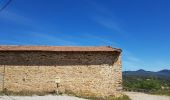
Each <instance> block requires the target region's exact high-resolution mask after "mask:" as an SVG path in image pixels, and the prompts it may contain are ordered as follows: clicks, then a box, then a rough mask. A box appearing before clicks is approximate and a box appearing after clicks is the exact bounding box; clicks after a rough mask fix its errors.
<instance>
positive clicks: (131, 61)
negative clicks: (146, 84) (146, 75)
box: [123, 50, 148, 71]
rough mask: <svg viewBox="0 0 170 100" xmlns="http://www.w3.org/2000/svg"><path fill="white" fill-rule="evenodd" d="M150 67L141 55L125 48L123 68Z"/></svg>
mask: <svg viewBox="0 0 170 100" xmlns="http://www.w3.org/2000/svg"><path fill="white" fill-rule="evenodd" d="M146 67H148V66H147V65H146V64H145V63H144V62H143V61H142V60H141V59H140V58H139V57H137V56H135V55H134V54H132V53H131V52H129V51H127V50H124V52H123V70H126V71H127V70H138V69H145V68H146Z"/></svg>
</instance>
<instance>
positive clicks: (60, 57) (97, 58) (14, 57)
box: [0, 51, 120, 66]
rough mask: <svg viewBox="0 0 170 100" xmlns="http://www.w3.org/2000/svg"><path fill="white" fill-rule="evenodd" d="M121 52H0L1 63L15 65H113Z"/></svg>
mask: <svg viewBox="0 0 170 100" xmlns="http://www.w3.org/2000/svg"><path fill="white" fill-rule="evenodd" d="M119 55H120V53H119V52H38V51H22V52H19V51H15V52H14V51H13V52H12V51H3V52H0V65H13V66H14V65H15V66H22V65H23V66H57V65H58V66H67V65H101V64H109V65H113V64H114V63H115V62H116V61H117V60H118V58H119Z"/></svg>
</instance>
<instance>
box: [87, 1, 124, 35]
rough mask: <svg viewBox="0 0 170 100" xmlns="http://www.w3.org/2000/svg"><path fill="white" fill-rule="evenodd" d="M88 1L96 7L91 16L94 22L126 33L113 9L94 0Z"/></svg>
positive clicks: (115, 31) (114, 30)
mask: <svg viewBox="0 0 170 100" xmlns="http://www.w3.org/2000/svg"><path fill="white" fill-rule="evenodd" d="M86 2H87V3H88V4H89V5H91V6H92V7H93V8H94V9H95V12H94V13H92V14H90V18H91V19H92V20H93V21H94V22H96V23H97V24H99V25H100V26H102V27H104V28H106V29H108V30H111V31H113V32H114V33H124V30H123V29H122V28H121V25H120V22H119V19H118V18H116V16H115V15H114V14H113V11H110V10H109V9H108V8H107V7H105V6H104V5H101V4H98V3H97V2H95V1H92V0H87V1H86Z"/></svg>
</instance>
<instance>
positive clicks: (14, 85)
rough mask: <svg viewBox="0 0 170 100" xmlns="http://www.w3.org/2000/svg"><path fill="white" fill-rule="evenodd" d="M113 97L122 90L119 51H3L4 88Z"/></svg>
mask: <svg viewBox="0 0 170 100" xmlns="http://www.w3.org/2000/svg"><path fill="white" fill-rule="evenodd" d="M55 77H60V79H61V83H60V84H59V86H60V87H59V91H61V92H65V91H72V92H74V93H77V94H82V95H87V96H88V95H89V96H90V95H95V96H109V95H116V94H119V93H120V92H121V82H122V73H121V59H120V53H118V52H0V89H1V91H2V90H3V89H7V90H9V91H14V92H18V91H40V92H41V91H46V92H51V91H54V90H56V84H55V82H54V81H55Z"/></svg>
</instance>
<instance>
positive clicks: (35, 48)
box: [0, 46, 122, 52]
mask: <svg viewBox="0 0 170 100" xmlns="http://www.w3.org/2000/svg"><path fill="white" fill-rule="evenodd" d="M0 51H117V52H121V51H122V50H121V49H117V48H112V47H110V46H0Z"/></svg>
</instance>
